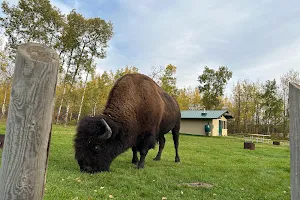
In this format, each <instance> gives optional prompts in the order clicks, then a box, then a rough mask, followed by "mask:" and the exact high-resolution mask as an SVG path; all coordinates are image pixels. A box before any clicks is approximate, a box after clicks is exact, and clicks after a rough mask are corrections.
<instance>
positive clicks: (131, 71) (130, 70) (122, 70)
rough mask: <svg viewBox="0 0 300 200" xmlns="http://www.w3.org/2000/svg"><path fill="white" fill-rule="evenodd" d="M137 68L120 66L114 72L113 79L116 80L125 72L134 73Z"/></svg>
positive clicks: (137, 70) (136, 71)
mask: <svg viewBox="0 0 300 200" xmlns="http://www.w3.org/2000/svg"><path fill="white" fill-rule="evenodd" d="M138 72H139V69H138V68H136V67H135V66H130V67H129V66H126V67H125V68H120V69H118V70H117V71H116V72H115V74H114V80H115V81H117V80H118V79H119V78H121V77H122V76H124V75H126V74H134V73H138Z"/></svg>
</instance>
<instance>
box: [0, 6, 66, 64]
mask: <svg viewBox="0 0 300 200" xmlns="http://www.w3.org/2000/svg"><path fill="white" fill-rule="evenodd" d="M2 10H3V13H4V14H5V15H6V16H5V17H2V18H0V26H1V27H2V28H4V29H5V35H6V36H7V37H8V51H9V55H10V57H11V58H13V60H15V59H14V57H15V53H16V50H17V47H18V45H20V44H21V43H27V42H37V43H41V44H45V45H48V46H50V47H54V46H55V45H56V44H57V42H58V40H59V37H60V35H61V31H62V27H63V24H64V23H63V15H62V14H61V12H60V11H59V10H58V9H57V8H55V7H53V6H52V5H51V4H50V1H49V0H20V1H19V2H18V5H17V6H12V7H10V6H9V4H8V3H7V2H6V1H3V3H2Z"/></svg>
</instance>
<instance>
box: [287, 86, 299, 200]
mask: <svg viewBox="0 0 300 200" xmlns="http://www.w3.org/2000/svg"><path fill="white" fill-rule="evenodd" d="M289 107H290V109H289V110H290V152H291V158H290V159H291V161H290V162H291V173H290V174H291V200H296V199H297V200H299V199H300V85H298V84H294V83H290V85H289Z"/></svg>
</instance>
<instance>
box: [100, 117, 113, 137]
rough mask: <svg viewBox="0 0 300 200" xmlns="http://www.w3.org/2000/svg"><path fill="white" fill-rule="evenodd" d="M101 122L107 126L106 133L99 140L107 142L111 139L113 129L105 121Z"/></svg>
mask: <svg viewBox="0 0 300 200" xmlns="http://www.w3.org/2000/svg"><path fill="white" fill-rule="evenodd" d="M101 121H102V122H103V124H104V126H105V133H104V134H102V135H99V136H98V138H99V139H105V140H106V139H108V138H110V137H111V135H112V131H111V128H110V127H109V125H108V124H107V123H106V121H105V120H104V119H101Z"/></svg>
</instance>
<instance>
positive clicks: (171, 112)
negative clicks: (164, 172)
mask: <svg viewBox="0 0 300 200" xmlns="http://www.w3.org/2000/svg"><path fill="white" fill-rule="evenodd" d="M101 119H104V120H105V121H106V122H107V124H108V125H109V127H110V128H111V130H112V135H111V137H110V138H109V139H106V140H104V139H98V137H99V136H100V135H101V134H103V133H104V132H105V127H104V125H103V123H101ZM179 129H180V110H179V106H178V104H177V102H176V100H175V99H174V98H172V97H171V96H169V95H168V94H167V93H166V92H164V91H163V90H162V89H161V88H160V87H159V86H158V85H157V84H156V83H155V82H154V81H153V80H152V79H150V78H149V77H147V76H145V75H142V74H128V75H125V76H123V77H122V78H120V79H119V80H118V81H117V82H116V83H115V85H114V86H113V88H112V90H111V91H110V94H109V97H108V100H107V103H106V106H105V109H104V111H103V114H102V115H101V116H97V117H86V118H84V119H82V120H81V121H80V123H79V125H78V128H77V134H76V138H75V157H76V159H77V161H78V164H79V166H80V169H81V170H82V171H87V172H91V173H93V172H99V171H108V170H109V166H110V164H111V162H112V161H113V159H114V158H116V157H117V156H118V155H120V154H121V153H123V152H124V151H126V150H127V149H128V148H132V151H133V159H132V162H133V163H138V168H143V167H144V162H145V157H146V155H147V152H148V150H149V149H151V148H154V146H155V143H156V140H158V141H159V152H158V154H157V156H156V158H155V160H160V157H161V153H162V150H163V147H164V143H165V138H164V134H165V133H167V132H169V131H170V130H172V134H173V140H174V145H175V150H176V157H175V161H176V162H179V160H180V159H179V156H178V137H179ZM137 152H140V160H139V159H138V157H137Z"/></svg>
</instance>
